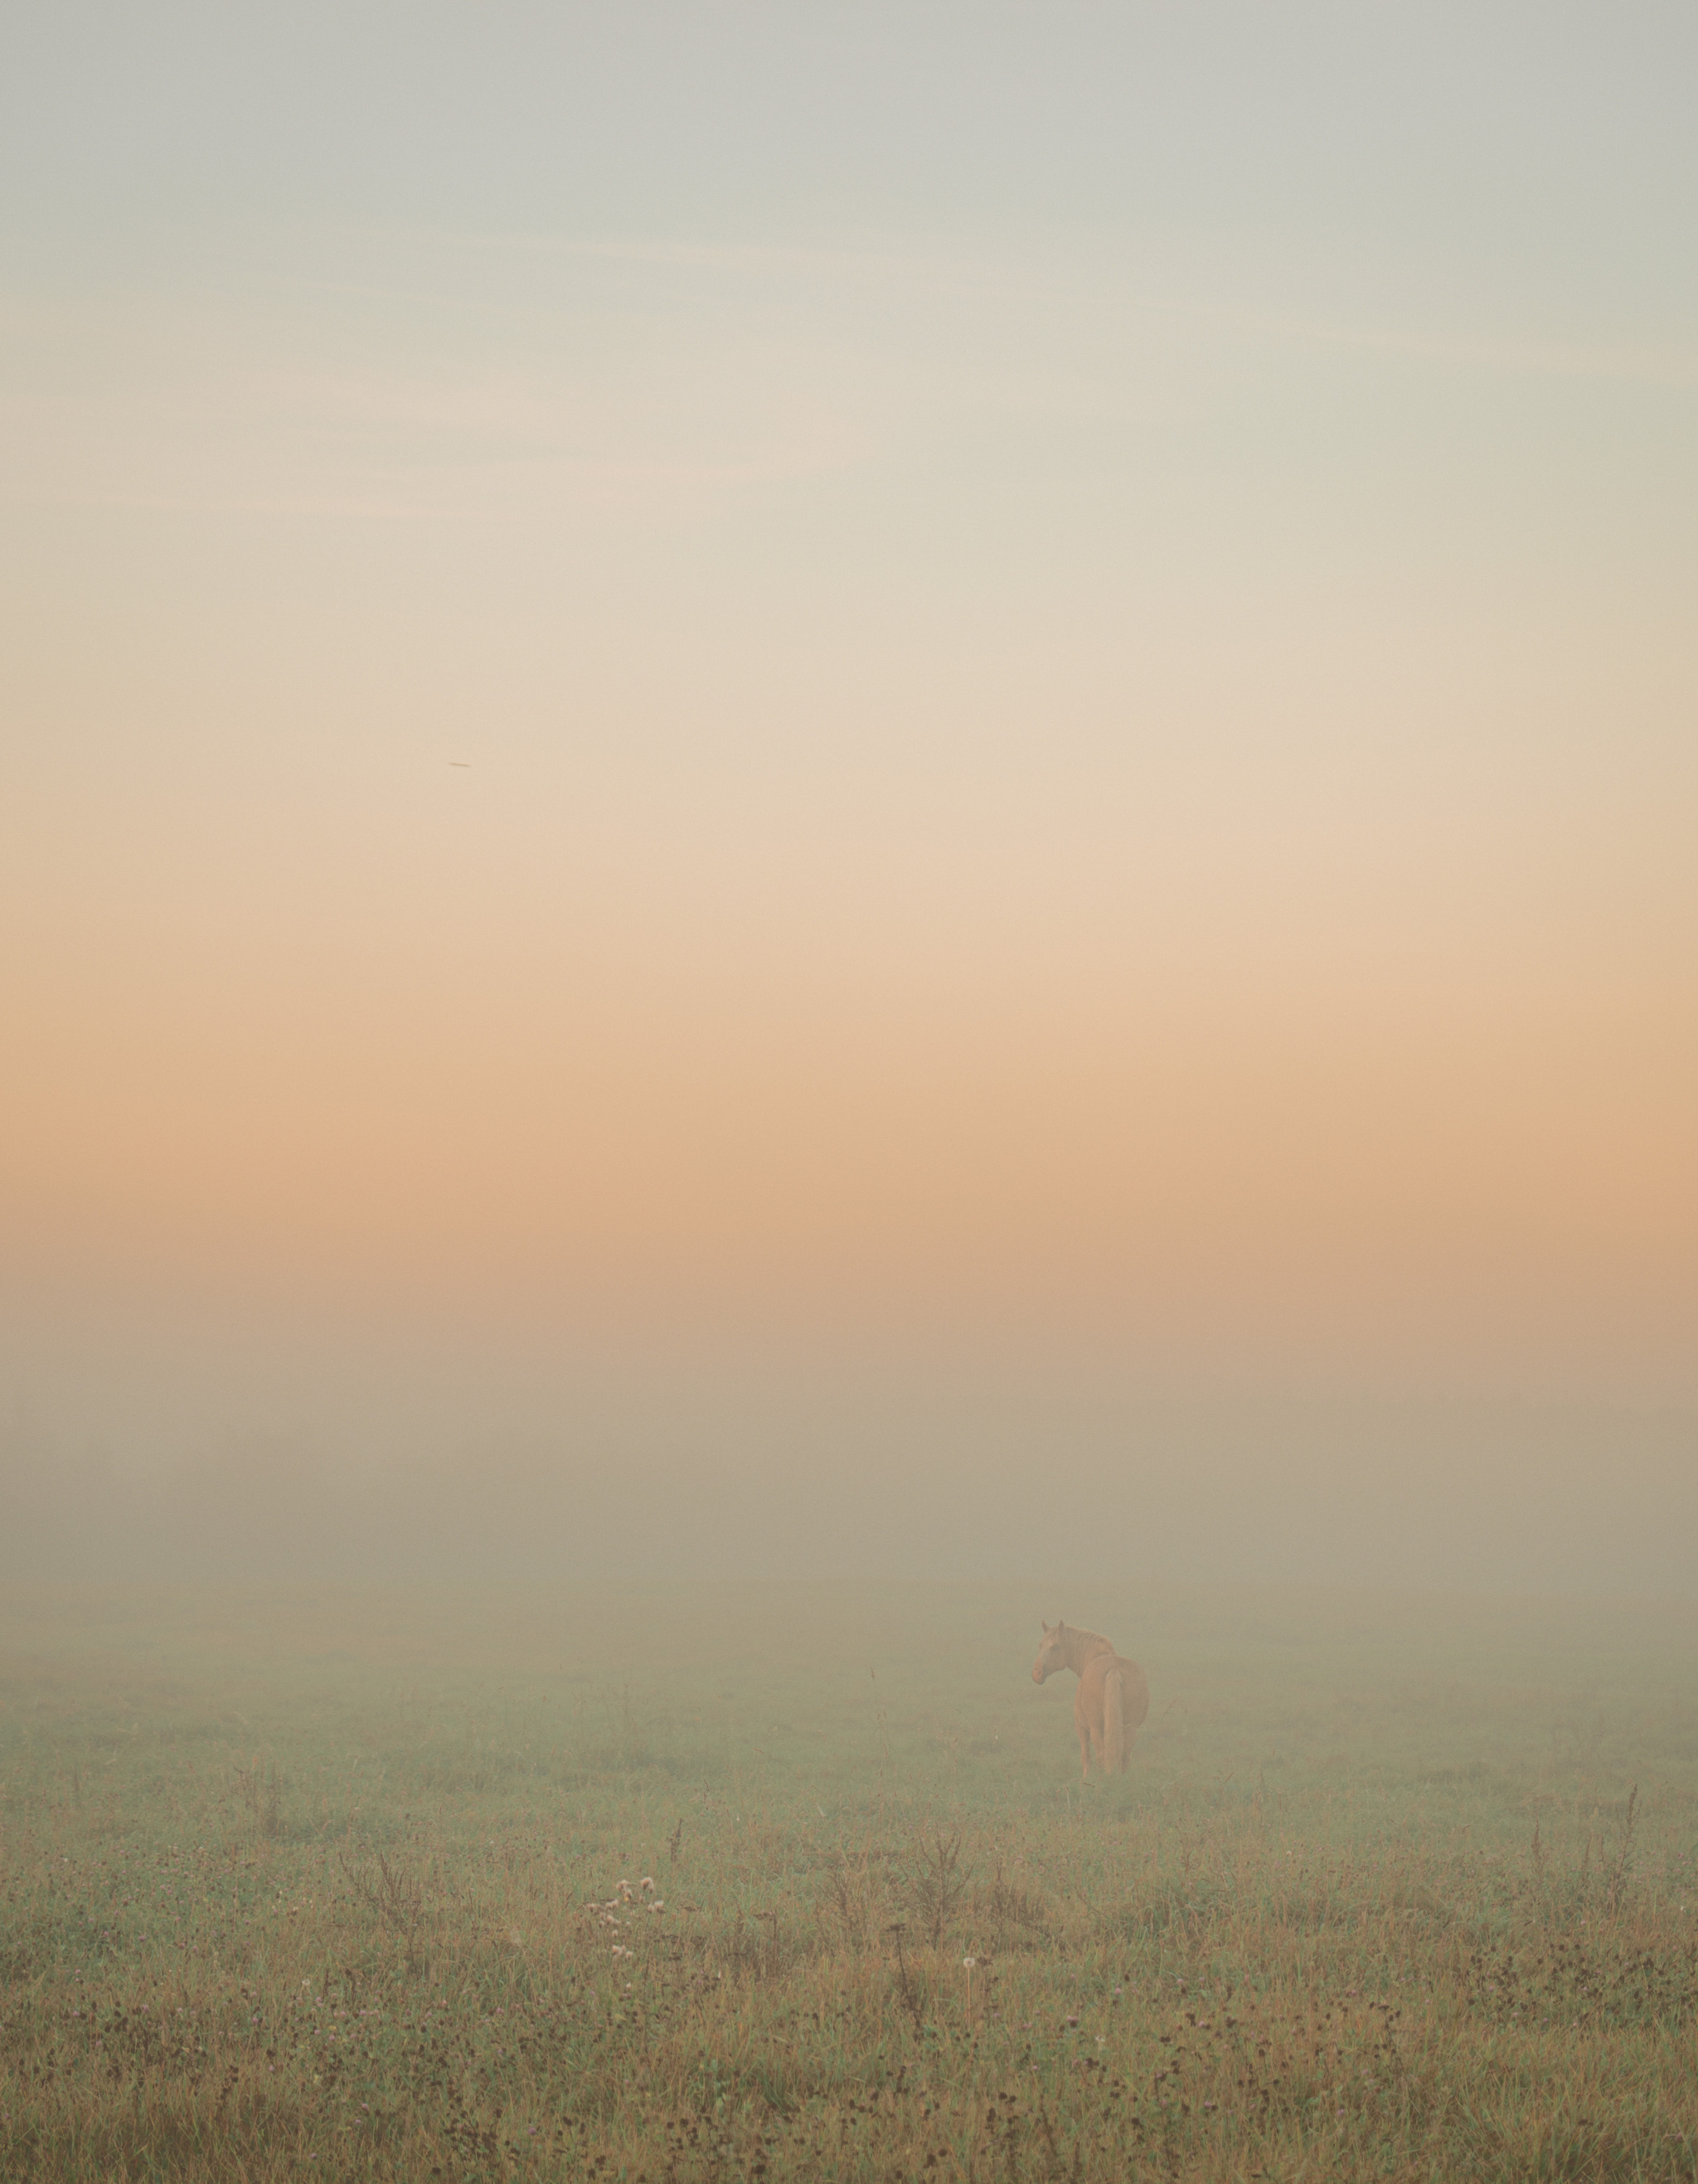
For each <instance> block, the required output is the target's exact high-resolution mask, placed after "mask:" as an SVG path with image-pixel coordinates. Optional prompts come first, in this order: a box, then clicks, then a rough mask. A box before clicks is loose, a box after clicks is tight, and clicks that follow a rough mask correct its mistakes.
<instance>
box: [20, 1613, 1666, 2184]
mask: <svg viewBox="0 0 1698 2184" xmlns="http://www.w3.org/2000/svg"><path fill="white" fill-rule="evenodd" d="M1058 1613H1065V1614H1066V1616H1067V1617H1068V1618H1069V1619H1070V1620H1072V1621H1076V1622H1080V1623H1083V1624H1087V1625H1088V1626H1090V1627H1093V1628H1096V1629H1100V1630H1105V1631H1107V1632H1108V1633H1109V1634H1110V1635H1111V1636H1112V1637H1114V1638H1115V1639H1116V1641H1117V1642H1118V1643H1119V1645H1120V1646H1121V1647H1122V1650H1123V1651H1125V1652H1131V1653H1133V1654H1135V1655H1137V1656H1138V1658H1140V1659H1142V1660H1143V1661H1144V1663H1145V1666H1146V1668H1147V1669H1148V1671H1149V1674H1150V1688H1151V1694H1152V1703H1151V1709H1150V1722H1149V1725H1148V1727H1147V1728H1146V1730H1145V1731H1144V1734H1143V1736H1141V1737H1140V1739H1139V1741H1138V1747H1137V1749H1136V1752H1135V1753H1134V1755H1133V1764H1132V1769H1131V1772H1130V1774H1129V1775H1127V1777H1126V1778H1125V1779H1124V1780H1116V1781H1114V1782H1112V1783H1111V1784H1108V1785H1106V1786H1093V1787H1092V1788H1090V1789H1088V1790H1083V1791H1082V1790H1081V1788H1080V1786H1079V1784H1078V1779H1077V1778H1078V1769H1077V1756H1076V1747H1075V1745H1074V1741H1073V1735H1072V1691H1073V1688H1074V1686H1073V1684H1072V1679H1071V1678H1062V1679H1059V1680H1057V1681H1056V1682H1055V1683H1052V1684H1050V1685H1048V1686H1046V1687H1045V1688H1044V1689H1043V1690H1041V1691H1040V1690H1038V1688H1036V1687H1034V1686H1033V1684H1032V1683H1031V1682H1030V1680H1029V1678H1028V1674H1027V1671H1028V1669H1029V1667H1030V1663H1031V1659H1032V1655H1033V1650H1034V1648H1035V1646H1036V1641H1037V1637H1038V1617H1039V1615H1040V1614H1043V1615H1048V1616H1049V1617H1051V1618H1053V1617H1055V1615H1056V1614H1058ZM0 1830H3V1838H0V1840H3V1865H0V1978H3V2003H0V2009H3V2020H0V2175H3V2176H6V2177H7V2178H8V2179H9V2178H25V2177H43V2178H48V2177H50V2178H53V2179H82V2178H87V2179H97V2178H98V2179H102V2180H105V2179H111V2178H119V2177H124V2178H143V2177H160V2178H164V2177H170V2178H173V2179H201V2178H204V2179H208V2180H211V2179H219V2180H231V2179H242V2178H253V2179H261V2178H272V2177H281V2176H316V2177H320V2178H323V2177H342V2176H358V2177H366V2176H370V2177H405V2178H409V2179H411V2178H421V2179H422V2178H431V2177H443V2178H448V2179H452V2178H471V2177H489V2178H495V2177H502V2178H506V2177H512V2178H521V2177H522V2178H530V2177H536V2178H551V2177H557V2176H560V2177H576V2176H592V2177H596V2178H602V2179H612V2178H615V2177H629V2178H633V2179H634V2178H638V2177H643V2178H647V2179H649V2180H651V2184H660V2180H678V2181H679V2184H686V2180H690V2181H691V2184H693V2180H706V2179H721V2178H722V2179H731V2178H745V2177H746V2178H756V2179H766V2178H770V2179H777V2178H780V2177H787V2176H821V2177H832V2176H836V2177H857V2178H859V2177H867V2178H874V2177H877V2178H888V2177H923V2176H935V2177H938V2178H940V2179H942V2178H949V2177H956V2176H960V2177H967V2176H972V2177H976V2178H980V2179H983V2180H986V2184H990V2180H993V2179H1000V2178H1008V2179H1020V2178H1027V2179H1038V2178H1044V2177H1055V2178H1068V2179H1071V2178H1080V2179H1091V2178H1099V2177H1109V2176H1113V2177H1123V2176H1144V2175H1149V2176H1172V2177H1186V2178H1189V2177H1196V2178H1226V2177H1254V2176H1267V2177H1277V2178H1287V2177H1289V2178H1297V2177H1313V2178H1321V2177H1328V2178H1336V2177H1340V2176H1375V2177H1394V2178H1403V2177H1411V2178H1412V2177H1416V2176H1420V2177H1434V2178H1438V2177H1443V2178H1458V2177H1516V2178H1521V2177H1545V2176H1548V2177H1574V2178H1612V2177H1623V2178H1626V2177H1675V2176H1680V2177H1698V1615H1695V1613H1693V1612H1692V1611H1691V1610H1676V1609H1672V1608H1671V1609H1665V1610H1660V1611H1659V1610H1654V1609H1651V1608H1649V1607H1644V1608H1637V1609H1635V1608H1617V1609H1607V1608H1602V1607H1597V1606H1592V1607H1567V1608H1563V1607H1559V1606H1557V1605H1555V1604H1551V1603H1533V1604H1519V1605H1515V1604H1502V1605H1495V1606H1492V1607H1484V1606H1482V1605H1480V1604H1478V1603H1473V1604H1470V1603H1467V1602H1459V1601H1448V1602H1446V1601H1425V1602H1421V1601H1414V1600H1411V1601H1384V1600H1377V1599H1369V1598H1367V1597H1366V1596H1355V1597H1352V1596H1347V1595H1344V1594H1343V1593H1339V1594H1335V1595H1326V1596H1318V1595H1317V1596H1297V1595H1294V1594H1291V1593H1276V1592H1273V1591H1269V1592H1267V1594H1265V1595H1262V1596H1245V1595H1244V1594H1242V1593H1239V1594H1234V1595H1232V1596H1227V1595H1224V1594H1222V1595H1221V1596H1205V1595H1204V1594H1200V1593H1188V1594H1184V1595H1181V1594H1178V1593H1175V1592H1164V1593H1159V1594H1152V1595H1149V1596H1133V1595H1132V1594H1130V1593H1121V1594H1117V1595H1114V1596H1109V1595H1105V1594H1104V1593H1103V1592H1101V1591H1087V1590H1085V1589H1083V1588H1081V1589H1080V1590H1079V1591H1078V1592H1077V1595H1076V1596H1070V1597H1063V1596H1061V1594H1060V1593H1059V1592H1055V1591H1051V1592H1049V1593H1046V1594H1044V1595H1042V1596H1040V1595H1038V1594H1037V1593H1035V1592H1034V1593H1032V1594H1031V1595H1030V1596H1026V1595H1024V1594H1022V1592H1021V1591H1018V1590H1017V1589H1015V1588H1000V1589H991V1588H988V1587H986V1588H966V1587H962V1588H954V1589H938V1590H934V1591H928V1590H926V1589H923V1588H919V1587H890V1588H874V1587H866V1588H852V1587H816V1588H809V1589H804V1588H802V1587H772V1588H768V1589H759V1588H754V1587H730V1586H727V1587H722V1588H717V1589H715V1588H710V1587H707V1586H703V1587H701V1588H699V1589H697V1590H695V1591H689V1592H685V1593H680V1592H677V1591H672V1592H671V1593H667V1594H662V1593H660V1592H658V1591H645V1590H643V1589H642V1588H640V1587H637V1586H632V1587H626V1588H623V1589H615V1588H612V1587H609V1588H605V1589H603V1590H600V1591H595V1592H588V1591H583V1590H581V1589H580V1590H577V1591H573V1592H571V1593H570V1594H567V1595H561V1596H535V1597H532V1596H522V1595H518V1594H513V1593H508V1594H495V1593H476V1594H474V1593H470V1592H468V1593H464V1594H453V1593H440V1592H437V1593H432V1594H430V1595H428V1596H426V1595H425V1594H423V1593H421V1592H420V1593H406V1594H401V1593H381V1594H380V1593H376V1592H372V1593H367V1594H352V1593H348V1592H346V1591H337V1592H329V1591H320V1592H309V1591H296V1592H292V1593H284V1592H281V1591H279V1592H273V1593H248V1594H242V1595H237V1594H234V1593H219V1592H216V1591H211V1590H208V1591H197V1592H188V1591H181V1592H171V1593H160V1592H154V1593H142V1592H141V1591H136V1592H134V1593H126V1594H122V1595H120V1594H114V1593H111V1592H102V1593H95V1592H89V1593H86V1594H72V1593H68V1592H64V1591H57V1592H51V1593H50V1592H46V1591H41V1592H25V1591H19V1590H16V1589H14V1591H11V1592H10V1593H9V1594H8V1595H6V1596H3V1597H0Z"/></svg>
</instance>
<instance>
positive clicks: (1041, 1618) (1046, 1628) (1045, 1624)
mask: <svg viewBox="0 0 1698 2184" xmlns="http://www.w3.org/2000/svg"><path fill="white" fill-rule="evenodd" d="M1038 1621H1039V1622H1040V1623H1044V1618H1043V1617H1042V1616H1041V1615H1040V1616H1039V1617H1038ZM1044 1629H1045V1630H1048V1629H1049V1624H1047V1623H1044Z"/></svg>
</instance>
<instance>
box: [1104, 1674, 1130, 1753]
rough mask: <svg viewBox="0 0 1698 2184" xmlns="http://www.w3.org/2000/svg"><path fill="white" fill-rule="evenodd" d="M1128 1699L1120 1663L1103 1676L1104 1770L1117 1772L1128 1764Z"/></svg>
mask: <svg viewBox="0 0 1698 2184" xmlns="http://www.w3.org/2000/svg"><path fill="white" fill-rule="evenodd" d="M1126 1755H1127V1744H1126V1699H1125V1692H1124V1689H1123V1686H1122V1682H1121V1673H1120V1669H1119V1666H1118V1664H1116V1666H1115V1667H1114V1668H1111V1669H1110V1670H1109V1672H1108V1674H1106V1675H1105V1677H1104V1678H1103V1772H1104V1774H1105V1775H1117V1774H1118V1773H1119V1772H1120V1770H1121V1769H1122V1767H1124V1766H1125V1764H1126Z"/></svg>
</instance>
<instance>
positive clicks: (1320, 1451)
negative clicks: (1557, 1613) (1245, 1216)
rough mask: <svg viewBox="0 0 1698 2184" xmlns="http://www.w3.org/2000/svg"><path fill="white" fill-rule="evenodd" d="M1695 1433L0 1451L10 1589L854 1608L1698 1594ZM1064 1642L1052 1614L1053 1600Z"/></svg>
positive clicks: (1248, 1425)
mask: <svg viewBox="0 0 1698 2184" xmlns="http://www.w3.org/2000/svg"><path fill="white" fill-rule="evenodd" d="M1694 1538H1698V1420H1695V1419H1694V1418H1692V1417H1690V1416H1688V1415H1685V1414H1684V1413H1681V1412H1660V1413H1654V1414H1645V1413H1631V1412H1608V1411H1605V1410H1601V1409H1578V1408H1577V1409H1555V1408H1551V1409H1544V1410H1534V1409H1517V1408H1512V1407H1503V1406H1498V1407H1491V1406H1482V1405H1476V1406H1470V1407H1463V1406H1451V1407H1443V1406H1437V1405H1427V1406H1421V1407H1417V1406H1402V1407H1390V1406H1378V1407H1376V1406H1369V1405H1366V1404H1361V1405H1351V1406H1345V1405H1337V1404H1334V1405H1330V1406H1322V1405H1310V1406H1295V1405H1290V1404H1286V1405H1282V1406H1275V1405H1268V1406H1265V1407H1258V1406H1255V1405H1250V1404H1244V1403H1236V1404H1231V1405H1228V1404H1224V1403H1222V1404H1218V1405H1214V1406H1209V1405H1205V1404H1200V1403H1199V1404H1192V1405H1189V1406H1187V1405H1169V1406H1165V1407H1142V1408H1140V1407H1125V1408H1122V1409H1120V1410H1115V1409H1113V1408H1111V1407H1100V1408H1098V1409H1096V1410H1094V1411H1092V1412H1083V1411H1081V1410H1078V1409H1074V1410H1072V1411H1069V1410H1067V1409H1066V1408H1064V1407H1057V1408H1056V1409H1055V1412H1053V1413H1052V1414H1049V1415H1046V1414H1044V1412H1043V1410H1042V1408H1041V1407H1035V1406H1032V1405H1021V1406H1016V1407H1010V1409H1008V1410H1007V1411H1005V1412H1001V1413H998V1412H995V1411H994V1410H992V1409H987V1408H981V1409H978V1410H971V1409H968V1408H966V1407H963V1408H961V1409H960V1410H958V1411H956V1412H954V1413H950V1412H948V1411H947V1410H946V1409H944V1408H943V1407H935V1406H934V1407H930V1408H928V1409H924V1410H915V1411H910V1412H906V1413H904V1412H899V1411H898V1410H896V1409H895V1408H888V1409H887V1410H886V1411H884V1412H882V1414H881V1413H880V1412H878V1411H877V1408H876V1407H872V1406H866V1407H862V1408H861V1409H860V1410H859V1411H857V1412H854V1413H852V1414H848V1415H843V1416H839V1417H836V1418H832V1417H828V1416H827V1417H814V1418H806V1417H801V1416H797V1417H793V1418H789V1419H788V1421H787V1420H781V1419H777V1418H774V1417H773V1416H771V1415H767V1416H765V1417H764V1418H738V1417H737V1416H735V1415H729V1414H728V1415H727V1416H724V1417H721V1418H716V1419H710V1420H696V1421H694V1422H688V1421H683V1420H674V1421H672V1422H671V1424H670V1425H668V1424H659V1423H656V1422H655V1421H654V1419H653V1418H650V1419H649V1420H648V1421H646V1422H644V1423H643V1424H640V1425H639V1424H629V1423H626V1424H623V1425H621V1422H620V1421H618V1420H617V1419H610V1418H579V1419H576V1420H574V1419H573V1418H571V1417H570V1416H566V1417H564V1418H563V1419H562V1422H561V1424H560V1428H559V1429H558V1430H557V1431H554V1432H545V1431H538V1430H533V1431H532V1432H529V1433H526V1434H524V1435H516V1434H509V1435H491V1436H489V1437H487V1439H484V1440H479V1439H477V1438H476V1436H472V1435H466V1436H465V1437H463V1438H462V1439H461V1440H459V1442H458V1443H457V1445H455V1446H452V1447H442V1446H439V1447H437V1449H435V1450H433V1451H431V1452H429V1453H420V1454H419V1455H417V1456H411V1457H409V1456H408V1455H406V1454H405V1453H401V1454H396V1453H394V1452H392V1451H391V1452H387V1453H385V1454H382V1455H375V1454H371V1453H370V1452H368V1451H364V1450H363V1449H362V1447H361V1446H359V1444H358V1443H357V1441H356V1440H354V1439H353V1438H352V1437H347V1438H343V1437H338V1436H337V1435H334V1434H331V1433H328V1432H326V1434H324V1435H321V1436H313V1435H303V1434H296V1435H289V1436H287V1437H286V1436H282V1435H259V1434H255V1435H235V1434H232V1435H227V1436H225V1437H223V1438H216V1439H214V1438H209V1439H207V1440H204V1441H203V1442H202V1443H201V1445H199V1446H186V1447H185V1448H184V1449H183V1450H182V1451H181V1454H179V1455H178V1456H177V1457H175V1459H172V1458H170V1457H167V1458H164V1459H163V1460H161V1459H158V1458H156V1459H155V1460H153V1462H151V1463H148V1464H145V1465H142V1464H139V1463H136V1461H135V1460H134V1459H133V1458H132V1457H131V1455H130V1454H129V1452H128V1451H126V1449H125V1446H124V1445H123V1443H122V1440H121V1439H120V1438H119V1437H116V1436H112V1437H107V1438H103V1439H100V1440H89V1439H85V1440H81V1441H75V1440H71V1439H70V1437H69V1436H66V1435H61V1434H58V1433H56V1432H55V1431H54V1430H53V1429H52V1427H51V1426H49V1425H47V1424H43V1423H42V1422H41V1421H40V1420H37V1419H32V1418H28V1417H14V1418H13V1419H11V1420H9V1421H7V1422H4V1423H0V1574H3V1575H5V1576H7V1577H10V1578H14V1579H15V1578H28V1577H41V1578H46V1579H53V1580H77V1579H86V1580H97V1581H102V1582H104V1581H109V1580H114V1579H118V1580H122V1579H142V1580H155V1579H157V1580H172V1581H175V1580H184V1579H192V1578H214V1579H219V1580H244V1579H253V1580H288V1579H302V1580H318V1579H326V1580H343V1579H346V1580H371V1579H382V1580H403V1579H409V1578H415V1577H431V1578H441V1579H444V1580H449V1579H454V1578H464V1579H466V1580H482V1579H489V1578H500V1577H509V1576H523V1577H526V1578H528V1579H542V1580H548V1579H552V1578H557V1577H558V1578H561V1579H579V1580H582V1579H603V1580H605V1579H634V1580H657V1581H664V1580H680V1579H684V1578H716V1577H725V1578H760V1577H866V1578H898V1579H905V1578H938V1579H947V1580H962V1579H1016V1578H1027V1577H1031V1576H1034V1575H1054V1576H1055V1578H1056V1579H1057V1580H1066V1579H1068V1578H1074V1579H1077V1580H1082V1581H1083V1580H1113V1581H1115V1582H1117V1583H1124V1582H1134V1583H1135V1582H1137V1581H1138V1580H1145V1581H1155V1580H1172V1581H1179V1582H1194V1581H1211V1580H1224V1581H1228V1582H1240V1581H1241V1582H1282V1583H1345V1584H1350V1583H1361V1584H1372V1585H1397V1586H1405V1587H1410V1588H1415V1589H1426V1588H1431V1587H1439V1588H1444V1587H1463V1588H1474V1589H1485V1590H1499V1589H1502V1588H1511V1589H1525V1590H1534V1591H1584V1592H1594V1593H1628V1592H1635V1591H1649V1592H1656V1593H1664V1594H1677V1595H1679V1594H1690V1593H1691V1592H1693V1591H1695V1589H1698V1574H1695V1567H1694V1564H1693V1560H1692V1556H1691V1552H1690V1543H1691V1541H1692V1540H1693V1539H1694ZM1054 1605H1055V1609H1056V1611H1057V1612H1058V1613H1063V1612H1066V1602H1065V1601H1063V1600H1062V1599H1061V1596H1059V1595H1058V1596H1057V1598H1056V1601H1055V1603H1054Z"/></svg>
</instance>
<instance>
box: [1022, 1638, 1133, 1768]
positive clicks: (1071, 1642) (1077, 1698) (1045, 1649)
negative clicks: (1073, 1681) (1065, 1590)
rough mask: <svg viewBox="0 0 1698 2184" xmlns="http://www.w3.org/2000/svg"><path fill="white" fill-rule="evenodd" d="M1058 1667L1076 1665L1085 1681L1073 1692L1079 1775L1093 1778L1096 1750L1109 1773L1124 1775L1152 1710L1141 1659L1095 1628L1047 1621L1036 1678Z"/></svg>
mask: <svg viewBox="0 0 1698 2184" xmlns="http://www.w3.org/2000/svg"><path fill="white" fill-rule="evenodd" d="M1056 1669H1072V1672H1073V1674H1075V1675H1076V1676H1077V1678H1078V1680H1079V1688H1078V1690H1077V1691H1075V1692H1074V1694H1073V1725H1074V1727H1075V1728H1076V1729H1077V1730H1078V1732H1079V1779H1080V1780H1081V1781H1084V1782H1088V1781H1089V1780H1090V1779H1091V1753H1092V1752H1093V1750H1094V1751H1095V1752H1096V1755H1097V1759H1098V1763H1099V1764H1100V1766H1101V1768H1102V1770H1103V1772H1104V1774H1105V1775H1108V1774H1122V1775H1123V1774H1124V1773H1125V1772H1126V1763H1127V1760H1128V1759H1130V1758H1131V1757H1132V1740H1133V1737H1135V1736H1137V1734H1138V1724H1140V1723H1141V1722H1142V1721H1143V1719H1144V1716H1145V1715H1146V1714H1147V1713H1149V1711H1150V1685H1149V1684H1148V1683H1147V1682H1146V1681H1145V1680H1144V1671H1143V1669H1140V1668H1139V1667H1138V1663H1137V1662H1136V1661H1128V1660H1126V1659H1124V1658H1122V1656H1121V1655H1120V1654H1118V1653H1116V1651H1115V1649H1114V1647H1113V1646H1112V1645H1111V1643H1110V1641H1108V1640H1107V1639H1106V1638H1100V1637H1099V1636H1098V1635H1097V1634H1096V1632H1095V1631H1094V1630H1069V1629H1068V1628H1067V1626H1066V1624H1065V1623H1058V1624H1056V1625H1055V1629H1054V1630H1051V1629H1050V1628H1049V1624H1047V1623H1046V1624H1044V1642H1043V1644H1042V1645H1041V1646H1039V1647H1038V1658H1037V1659H1036V1660H1035V1661H1034V1662H1033V1663H1032V1680H1033V1683H1034V1684H1041V1683H1042V1682H1043V1681H1044V1678H1045V1677H1046V1676H1049V1675H1053V1674H1055V1671H1056Z"/></svg>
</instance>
